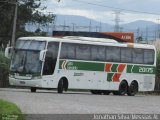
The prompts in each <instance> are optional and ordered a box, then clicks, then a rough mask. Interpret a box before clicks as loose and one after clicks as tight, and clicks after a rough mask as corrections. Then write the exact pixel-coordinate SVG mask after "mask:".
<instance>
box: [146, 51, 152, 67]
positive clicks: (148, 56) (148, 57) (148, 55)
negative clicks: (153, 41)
mask: <svg viewBox="0 0 160 120" xmlns="http://www.w3.org/2000/svg"><path fill="white" fill-rule="evenodd" d="M144 64H151V65H153V64H154V50H144Z"/></svg>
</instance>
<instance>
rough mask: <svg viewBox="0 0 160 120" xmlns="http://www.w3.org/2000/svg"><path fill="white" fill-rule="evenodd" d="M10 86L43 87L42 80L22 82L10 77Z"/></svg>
mask: <svg viewBox="0 0 160 120" xmlns="http://www.w3.org/2000/svg"><path fill="white" fill-rule="evenodd" d="M9 84H10V85H13V86H27V87H37V88H38V87H42V83H41V80H40V79H36V80H20V79H15V78H12V77H9Z"/></svg>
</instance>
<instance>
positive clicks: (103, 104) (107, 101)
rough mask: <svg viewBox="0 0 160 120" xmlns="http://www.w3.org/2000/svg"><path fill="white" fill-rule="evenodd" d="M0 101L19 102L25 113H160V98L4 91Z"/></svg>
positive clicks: (3, 89) (6, 89)
mask: <svg viewBox="0 0 160 120" xmlns="http://www.w3.org/2000/svg"><path fill="white" fill-rule="evenodd" d="M0 99H5V100H8V101H11V102H14V103H16V104H17V105H18V106H19V107H20V108H21V110H22V112H23V113H24V114H94V113H97V114H100V113H114V114H121V113H122V114H123V113H125V114H127V113H131V114H136V113H137V114H139V113H143V114H149V113H155V114H158V113H160V96H145V95H137V96H133V97H132V96H114V95H92V94H91V93H89V92H86V93H84V92H67V93H64V94H58V93H57V92H56V91H51V90H48V91H47V90H38V91H37V92H36V93H30V90H29V89H9V88H0Z"/></svg>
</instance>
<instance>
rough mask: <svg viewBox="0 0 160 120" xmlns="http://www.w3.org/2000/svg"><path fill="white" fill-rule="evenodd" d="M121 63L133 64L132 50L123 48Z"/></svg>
mask: <svg viewBox="0 0 160 120" xmlns="http://www.w3.org/2000/svg"><path fill="white" fill-rule="evenodd" d="M121 62H123V63H132V48H125V47H124V48H121Z"/></svg>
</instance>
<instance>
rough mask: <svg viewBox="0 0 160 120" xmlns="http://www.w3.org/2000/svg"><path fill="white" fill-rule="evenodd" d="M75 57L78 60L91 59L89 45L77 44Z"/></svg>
mask: <svg viewBox="0 0 160 120" xmlns="http://www.w3.org/2000/svg"><path fill="white" fill-rule="evenodd" d="M76 58H77V59H78V60H90V59H91V52H90V45H82V44H77V46H76Z"/></svg>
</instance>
